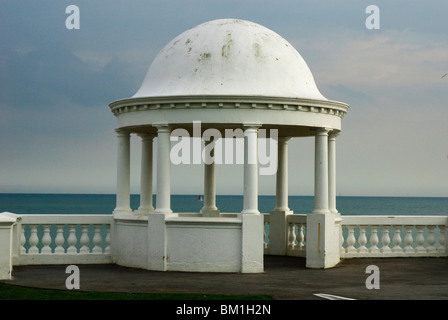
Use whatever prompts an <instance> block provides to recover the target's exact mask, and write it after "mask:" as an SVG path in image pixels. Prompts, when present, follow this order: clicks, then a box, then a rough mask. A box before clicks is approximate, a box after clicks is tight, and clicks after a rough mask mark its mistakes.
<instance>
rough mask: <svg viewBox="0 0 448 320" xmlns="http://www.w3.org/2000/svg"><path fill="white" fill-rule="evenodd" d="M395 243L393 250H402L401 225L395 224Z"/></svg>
mask: <svg viewBox="0 0 448 320" xmlns="http://www.w3.org/2000/svg"><path fill="white" fill-rule="evenodd" d="M392 241H393V243H394V247H393V248H392V252H402V251H403V249H402V248H401V246H400V244H401V226H394V237H393V239H392Z"/></svg>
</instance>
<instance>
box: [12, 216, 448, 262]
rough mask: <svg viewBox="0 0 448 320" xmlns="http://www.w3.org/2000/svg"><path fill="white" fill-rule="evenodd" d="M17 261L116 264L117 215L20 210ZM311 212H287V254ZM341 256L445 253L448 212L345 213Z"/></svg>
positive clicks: (300, 247)
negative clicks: (113, 239)
mask: <svg viewBox="0 0 448 320" xmlns="http://www.w3.org/2000/svg"><path fill="white" fill-rule="evenodd" d="M17 217H18V219H17V223H16V224H15V225H14V231H13V245H12V249H13V250H12V261H13V265H30V264H36V265H38V264H71V263H73V264H76V263H77V264H83V263H84V264H87V263H98V264H100V263H113V258H112V255H111V250H110V243H111V224H112V221H113V216H112V215H80V214H61V215H54V214H51V215H39V214H30V215H18V216H17ZM306 218H307V215H306V214H291V215H286V216H285V221H284V228H285V229H284V230H285V241H284V246H285V250H284V254H285V255H288V256H297V257H306ZM341 218H342V223H341V237H340V243H341V247H340V248H341V251H340V253H341V258H363V257H446V256H448V251H447V248H448V228H447V221H448V217H446V216H354V215H342V217H341ZM264 223H265V235H264V252H265V254H271V253H270V250H269V249H270V245H271V243H270V242H271V239H270V231H269V229H270V227H271V226H270V224H271V219H270V215H269V214H264Z"/></svg>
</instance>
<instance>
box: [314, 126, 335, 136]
mask: <svg viewBox="0 0 448 320" xmlns="http://www.w3.org/2000/svg"><path fill="white" fill-rule="evenodd" d="M330 130H331V129H330V128H317V129H316V136H328V133H329V132H330Z"/></svg>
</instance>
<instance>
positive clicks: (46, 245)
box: [41, 224, 51, 254]
mask: <svg viewBox="0 0 448 320" xmlns="http://www.w3.org/2000/svg"><path fill="white" fill-rule="evenodd" d="M43 228H44V235H43V236H42V244H43V247H42V249H41V253H42V254H50V253H51V248H50V244H51V236H50V225H48V224H45V225H43Z"/></svg>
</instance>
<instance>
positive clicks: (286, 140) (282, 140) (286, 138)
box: [278, 137, 291, 143]
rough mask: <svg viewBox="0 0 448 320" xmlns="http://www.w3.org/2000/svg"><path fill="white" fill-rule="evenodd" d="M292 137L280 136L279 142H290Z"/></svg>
mask: <svg viewBox="0 0 448 320" xmlns="http://www.w3.org/2000/svg"><path fill="white" fill-rule="evenodd" d="M289 140H291V137H278V142H283V143H288V142H289Z"/></svg>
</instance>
